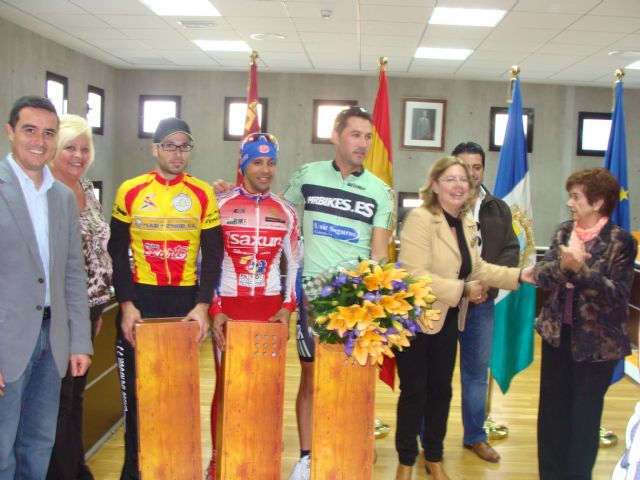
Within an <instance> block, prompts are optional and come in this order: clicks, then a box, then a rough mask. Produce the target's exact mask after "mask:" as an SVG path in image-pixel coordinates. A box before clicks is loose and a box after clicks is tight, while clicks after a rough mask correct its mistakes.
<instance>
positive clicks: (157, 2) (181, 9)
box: [140, 0, 220, 17]
mask: <svg viewBox="0 0 640 480" xmlns="http://www.w3.org/2000/svg"><path fill="white" fill-rule="evenodd" d="M140 1H141V2H142V3H144V4H145V5H146V6H147V7H149V8H150V9H151V10H152V11H153V13H155V14H156V15H160V16H163V17H219V16H220V13H219V12H218V10H216V9H215V7H214V6H213V5H211V3H209V0H180V1H179V2H176V1H175V0H140Z"/></svg>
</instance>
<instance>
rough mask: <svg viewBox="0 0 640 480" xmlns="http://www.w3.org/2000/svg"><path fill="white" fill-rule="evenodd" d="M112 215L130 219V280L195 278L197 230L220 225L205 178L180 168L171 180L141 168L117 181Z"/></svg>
mask: <svg viewBox="0 0 640 480" xmlns="http://www.w3.org/2000/svg"><path fill="white" fill-rule="evenodd" d="M112 215H113V217H114V218H115V219H117V220H120V221H122V222H125V223H128V224H130V225H131V227H130V235H131V244H130V246H131V251H132V253H133V281H134V282H136V283H142V284H146V285H158V286H167V285H168V286H192V285H195V284H196V283H197V272H196V264H197V258H198V253H199V250H200V233H201V231H202V230H207V229H209V228H214V227H217V226H218V225H220V212H219V211H218V204H217V203H216V198H215V195H214V194H213V189H212V188H211V186H210V185H209V184H207V183H206V182H203V181H202V180H199V179H197V178H194V177H192V176H191V175H188V174H186V173H182V174H180V175H178V176H177V177H176V178H174V179H173V180H165V179H164V178H162V177H161V176H160V175H158V173H156V172H150V173H146V174H144V175H140V176H139V177H135V178H132V179H130V180H127V181H125V182H124V183H123V184H122V185H121V186H120V188H119V189H118V193H117V194H116V200H115V203H114V206H113V212H112Z"/></svg>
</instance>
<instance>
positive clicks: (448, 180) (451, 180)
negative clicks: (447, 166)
mask: <svg viewBox="0 0 640 480" xmlns="http://www.w3.org/2000/svg"><path fill="white" fill-rule="evenodd" d="M438 181H439V182H442V183H446V184H447V185H453V184H454V183H462V184H465V183H466V184H468V183H469V177H444V178H441V179H440V180H438Z"/></svg>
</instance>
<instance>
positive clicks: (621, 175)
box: [604, 81, 631, 383]
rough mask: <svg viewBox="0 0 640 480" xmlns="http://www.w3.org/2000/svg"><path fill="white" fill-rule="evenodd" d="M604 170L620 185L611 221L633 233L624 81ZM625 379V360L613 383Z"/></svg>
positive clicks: (614, 114) (618, 98) (617, 96)
mask: <svg viewBox="0 0 640 480" xmlns="http://www.w3.org/2000/svg"><path fill="white" fill-rule="evenodd" d="M604 168H606V169H607V170H609V171H610V172H611V174H612V175H613V176H614V177H616V180H618V183H619V184H620V200H619V202H618V205H616V208H615V210H614V211H613V214H612V215H611V221H612V222H613V223H615V224H616V225H618V226H619V227H622V228H624V229H625V230H627V231H629V232H630V231H631V215H630V212H629V183H628V182H627V135H626V133H625V128H624V108H623V106H622V81H619V82H618V83H617V84H616V100H615V105H614V107H613V114H612V115H611V130H610V131H609V144H608V146H607V153H605V155H604ZM622 377H624V358H623V359H622V360H620V361H619V362H618V365H616V369H615V370H614V372H613V378H612V380H611V383H616V382H617V381H618V380H620V379H621V378H622Z"/></svg>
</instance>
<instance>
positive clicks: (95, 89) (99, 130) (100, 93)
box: [87, 85, 105, 135]
mask: <svg viewBox="0 0 640 480" xmlns="http://www.w3.org/2000/svg"><path fill="white" fill-rule="evenodd" d="M91 93H93V94H94V95H98V96H100V126H98V127H91V131H92V132H93V133H94V135H104V106H105V93H104V90H103V89H102V88H100V87H95V86H93V85H89V87H88V88H87V117H88V116H89V109H90V108H89V94H91Z"/></svg>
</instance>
